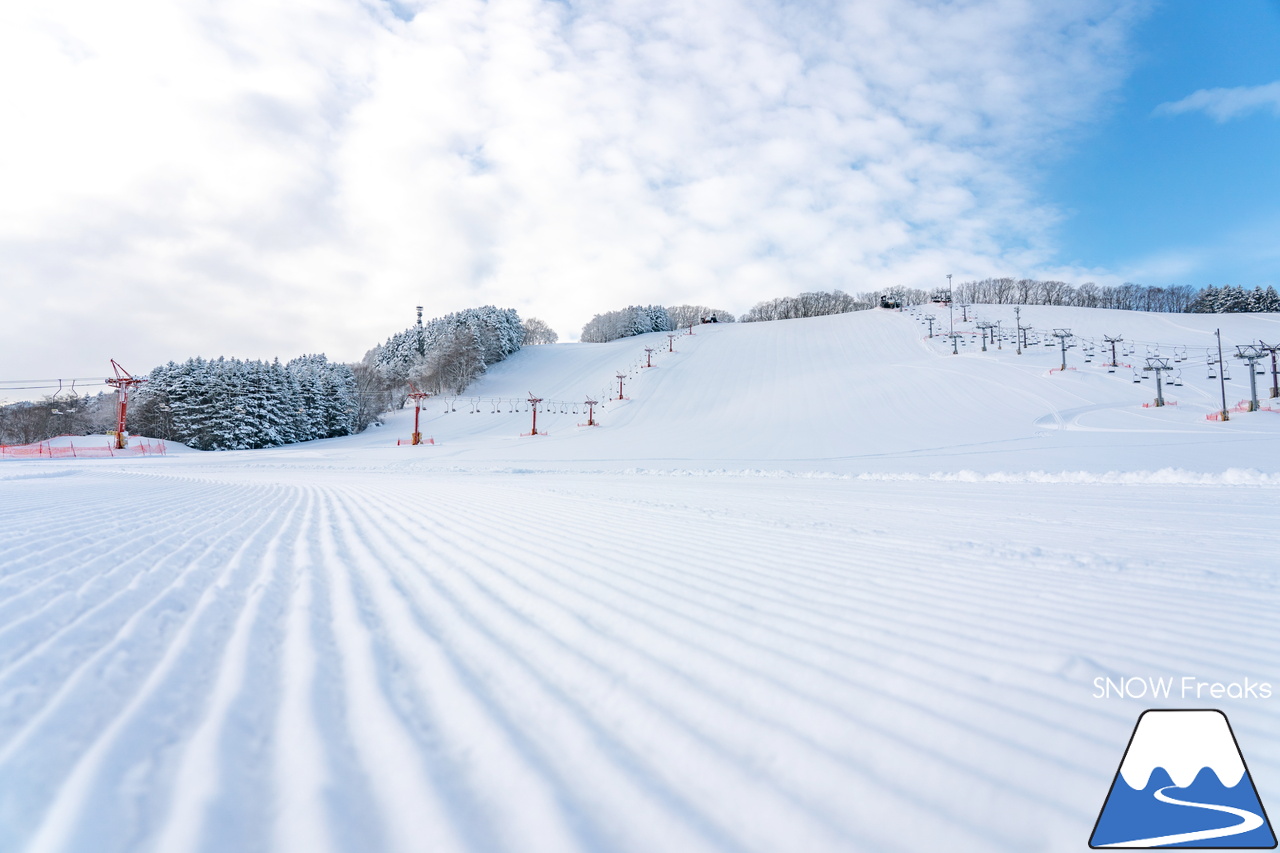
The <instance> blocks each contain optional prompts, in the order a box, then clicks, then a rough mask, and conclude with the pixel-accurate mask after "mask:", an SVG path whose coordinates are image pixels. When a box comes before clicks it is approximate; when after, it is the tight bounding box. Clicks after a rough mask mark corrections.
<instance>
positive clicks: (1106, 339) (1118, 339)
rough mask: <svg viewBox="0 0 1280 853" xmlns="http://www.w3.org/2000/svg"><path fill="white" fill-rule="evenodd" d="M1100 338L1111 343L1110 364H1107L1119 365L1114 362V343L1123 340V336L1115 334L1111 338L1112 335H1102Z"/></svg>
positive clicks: (1111, 365)
mask: <svg viewBox="0 0 1280 853" xmlns="http://www.w3.org/2000/svg"><path fill="white" fill-rule="evenodd" d="M1102 339H1103V340H1104V341H1106V342H1107V343H1109V344H1111V364H1110V365H1109V366H1110V367H1118V366H1119V365H1118V364H1117V362H1116V344H1118V343H1120V342H1121V341H1123V340H1124V336H1123V335H1116V336H1115V337H1114V338H1113V337H1111V336H1110V335H1103V336H1102Z"/></svg>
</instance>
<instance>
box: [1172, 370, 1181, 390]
mask: <svg viewBox="0 0 1280 853" xmlns="http://www.w3.org/2000/svg"><path fill="white" fill-rule="evenodd" d="M1173 384H1174V385H1176V386H1178V387H1179V388H1181V387H1182V371H1181V370H1179V371H1178V372H1177V373H1175V374H1173Z"/></svg>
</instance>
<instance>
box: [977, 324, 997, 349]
mask: <svg viewBox="0 0 1280 853" xmlns="http://www.w3.org/2000/svg"><path fill="white" fill-rule="evenodd" d="M978 328H979V329H980V330H982V351H983V352H986V351H987V332H989V331H990V330H991V329H994V328H995V323H989V322H987V321H986V320H983V321H982V322H981V323H979V324H978ZM992 337H993V338H994V335H993V336H992Z"/></svg>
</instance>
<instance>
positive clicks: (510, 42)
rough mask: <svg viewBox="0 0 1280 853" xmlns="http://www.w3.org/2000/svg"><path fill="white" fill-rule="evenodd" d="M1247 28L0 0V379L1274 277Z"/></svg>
mask: <svg viewBox="0 0 1280 853" xmlns="http://www.w3.org/2000/svg"><path fill="white" fill-rule="evenodd" d="M1278 43H1280V2H1277V0H1233V1H1232V2H1231V3H1203V2H1199V0H1168V2H1158V0H916V2H908V0H799V2H795V1H794V0H699V2H697V3H690V2H688V0H612V2H603V0H562V1H561V2H553V0H488V2H481V0H306V2H300V0H128V2H124V3H102V2H101V0H63V2H59V3H51V4H44V3H22V4H17V3H9V4H4V8H3V10H2V11H0V111H2V114H3V127H4V128H5V129H4V132H3V133H2V134H0V153H2V155H3V156H0V311H3V316H4V318H5V319H6V321H7V322H6V323H5V330H4V334H3V335H2V336H0V380H5V381H9V380H21V379H28V378H47V377H59V376H65V377H69V376H94V375H98V374H102V373H104V372H105V370H106V368H107V366H108V360H109V359H110V358H116V359H118V360H120V361H121V362H122V363H124V364H125V366H126V367H129V368H131V369H133V370H134V371H135V372H146V371H148V370H150V369H151V368H152V367H153V366H155V365H156V364H159V363H163V362H165V361H168V360H171V359H173V360H183V359H185V358H188V357H190V356H194V355H203V356H217V355H227V356H240V357H247V358H271V357H275V356H279V357H281V358H289V357H292V356H294V355H297V354H300V353H304V352H317V351H323V352H327V353H328V354H329V355H330V356H331V357H333V358H338V359H343V360H352V359H356V358H358V357H360V356H361V355H362V354H363V353H364V352H365V350H367V349H368V348H369V347H370V346H372V345H373V344H375V343H378V342H380V341H381V340H383V339H385V338H386V337H387V336H388V335H389V334H391V333H393V332H395V331H397V330H399V329H402V328H404V327H406V326H407V325H409V324H410V323H411V322H412V320H413V308H414V306H415V305H418V304H422V305H424V306H426V314H427V316H428V317H431V316H436V315H439V314H443V313H446V312H448V311H453V310H457V309H460V308H465V307H468V306H475V305H482V304H488V303H492V304H497V305H499V306H502V307H514V308H516V309H518V310H519V311H520V313H521V314H522V315H523V316H537V317H541V318H542V319H544V320H546V321H548V322H549V323H550V324H551V325H552V327H553V328H555V329H556V330H557V331H558V332H559V333H560V335H561V337H562V339H566V340H567V339H574V338H576V337H577V333H578V331H579V330H580V329H581V326H582V324H583V323H584V322H585V321H586V320H588V319H590V317H591V316H592V315H593V314H596V313H599V312H602V311H606V310H611V309H615V308H619V307H622V306H624V305H627V304H630V303H651V302H656V303H661V304H675V303H683V302H695V303H702V304H709V305H713V306H717V307H721V308H725V309H728V310H731V311H734V312H741V311H744V310H746V309H747V308H749V307H750V306H751V305H752V304H754V303H755V302H757V301H759V300H761V299H766V298H772V297H776V296H782V295H788V294H795V293H799V292H801V291H805V290H815V289H823V290H828V289H832V288H840V289H844V290H847V291H850V292H859V291H868V290H877V289H880V288H884V287H887V286H892V285H895V284H902V285H907V286H914V287H933V286H937V285H941V284H944V283H945V276H946V274H947V273H953V274H954V275H955V276H956V279H957V280H963V279H965V278H969V277H981V276H987V275H1014V276H1037V277H1044V276H1053V277H1060V278H1065V279H1067V280H1071V281H1084V280H1095V281H1098V282H1100V283H1119V282H1121V281H1125V280H1132V281H1138V282H1141V283H1144V284H1168V283H1173V282H1177V283H1184V284H1192V285H1203V284H1208V283H1226V282H1230V283H1239V284H1244V285H1249V286H1252V285H1253V284H1264V285H1265V284H1269V283H1272V284H1280V281H1277V272H1276V270H1277V261H1278V260H1280V254H1278V250H1277V245H1280V244H1278V243H1277V241H1276V240H1275V239H1274V235H1275V234H1277V233H1280V215H1278V213H1277V205H1276V199H1277V198H1280V194H1278V193H1277V190H1280V169H1278V168H1277V162H1276V153H1277V151H1280V144H1278V143H1280V59H1277V57H1278V56H1280V51H1277V50H1276V49H1275V45H1276V44H1278ZM0 395H4V396H9V397H10V398H13V397H15V396H17V395H15V394H13V393H6V392H3V391H0Z"/></svg>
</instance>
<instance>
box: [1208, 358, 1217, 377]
mask: <svg viewBox="0 0 1280 853" xmlns="http://www.w3.org/2000/svg"><path fill="white" fill-rule="evenodd" d="M1207 366H1208V368H1209V376H1208V378H1209V379H1217V378H1218V374H1217V373H1215V372H1214V368H1215V367H1217V366H1218V365H1217V362H1215V361H1210V362H1209V363H1208V365H1207Z"/></svg>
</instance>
